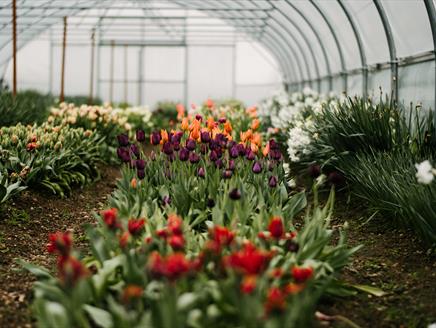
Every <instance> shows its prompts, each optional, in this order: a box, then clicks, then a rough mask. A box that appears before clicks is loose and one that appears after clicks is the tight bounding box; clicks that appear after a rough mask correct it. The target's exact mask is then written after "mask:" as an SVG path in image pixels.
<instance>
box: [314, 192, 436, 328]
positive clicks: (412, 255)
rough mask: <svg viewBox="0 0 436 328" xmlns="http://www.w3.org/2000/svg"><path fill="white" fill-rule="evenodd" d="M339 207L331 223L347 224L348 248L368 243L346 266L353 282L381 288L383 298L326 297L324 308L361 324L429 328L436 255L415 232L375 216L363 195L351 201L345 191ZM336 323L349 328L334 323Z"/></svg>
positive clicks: (435, 317)
mask: <svg viewBox="0 0 436 328" xmlns="http://www.w3.org/2000/svg"><path fill="white" fill-rule="evenodd" d="M338 198H339V199H337V201H336V206H335V213H336V214H335V219H334V220H333V224H343V223H344V222H346V221H347V222H348V223H349V229H348V234H347V235H348V243H349V244H350V246H356V245H364V247H363V248H361V249H360V250H359V251H358V252H357V253H356V254H355V255H354V256H353V258H352V262H351V263H350V264H349V265H348V266H347V267H346V268H345V270H344V272H343V275H342V278H343V279H344V280H345V281H346V282H348V283H351V284H361V285H369V286H374V287H378V288H380V289H382V290H383V291H384V292H385V293H386V294H385V295H384V296H380V297H377V296H374V295H370V294H366V293H362V292H361V293H358V294H357V295H355V296H351V297H346V298H334V299H325V300H324V301H323V302H322V303H323V304H322V305H321V306H320V311H321V312H322V313H325V314H328V315H341V316H344V317H346V318H348V319H350V320H351V321H352V322H354V323H355V324H357V325H358V326H361V327H427V326H428V325H429V324H431V323H436V303H435V297H436V254H435V253H434V251H433V252H432V251H431V250H428V246H426V245H424V244H423V243H422V242H421V241H420V240H419V238H418V237H416V236H415V235H414V234H413V232H412V231H409V230H406V229H403V228H400V227H398V225H396V222H395V220H394V219H390V220H388V219H387V218H383V217H381V216H377V215H375V216H374V218H372V219H370V220H369V221H368V219H369V218H370V217H371V215H372V213H371V212H370V211H369V210H368V209H367V207H366V206H365V204H361V203H359V201H360V200H359V199H351V202H349V204H348V205H347V199H346V197H345V196H344V195H342V196H339V197H338ZM333 326H334V327H349V326H347V325H345V324H344V323H339V322H334V323H333Z"/></svg>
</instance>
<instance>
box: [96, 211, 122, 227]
mask: <svg viewBox="0 0 436 328" xmlns="http://www.w3.org/2000/svg"><path fill="white" fill-rule="evenodd" d="M101 215H102V217H103V221H104V223H105V224H106V225H107V226H108V228H109V229H111V230H113V229H117V228H120V227H121V225H120V224H119V223H118V222H117V209H116V208H111V209H108V210H104V211H102V212H101Z"/></svg>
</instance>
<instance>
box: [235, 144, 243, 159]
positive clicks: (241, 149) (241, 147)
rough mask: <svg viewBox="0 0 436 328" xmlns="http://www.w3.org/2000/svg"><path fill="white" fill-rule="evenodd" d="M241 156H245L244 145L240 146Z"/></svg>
mask: <svg viewBox="0 0 436 328" xmlns="http://www.w3.org/2000/svg"><path fill="white" fill-rule="evenodd" d="M237 147H238V151H239V156H241V157H242V156H245V146H244V145H243V144H238V146H237Z"/></svg>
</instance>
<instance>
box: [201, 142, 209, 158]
mask: <svg viewBox="0 0 436 328" xmlns="http://www.w3.org/2000/svg"><path fill="white" fill-rule="evenodd" d="M207 151H208V149H207V145H205V144H202V145H200V153H202V154H203V155H205V154H207Z"/></svg>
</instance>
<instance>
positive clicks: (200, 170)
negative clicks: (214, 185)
mask: <svg viewBox="0 0 436 328" xmlns="http://www.w3.org/2000/svg"><path fill="white" fill-rule="evenodd" d="M197 176H198V177H200V178H204V177H205V176H206V171H205V170H204V168H203V167H199V168H198V170H197Z"/></svg>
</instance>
